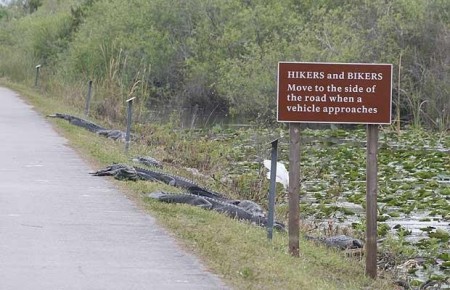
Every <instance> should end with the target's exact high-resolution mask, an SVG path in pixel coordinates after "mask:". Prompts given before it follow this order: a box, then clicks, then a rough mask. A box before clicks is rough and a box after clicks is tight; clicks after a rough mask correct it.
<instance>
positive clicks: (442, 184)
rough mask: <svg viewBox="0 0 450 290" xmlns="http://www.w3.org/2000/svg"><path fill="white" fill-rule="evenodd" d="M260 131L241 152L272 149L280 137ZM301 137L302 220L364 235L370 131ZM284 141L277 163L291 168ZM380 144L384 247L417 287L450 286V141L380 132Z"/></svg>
mask: <svg viewBox="0 0 450 290" xmlns="http://www.w3.org/2000/svg"><path fill="white" fill-rule="evenodd" d="M255 134H256V133H255ZM257 134H259V135H258V136H256V135H253V136H248V140H247V145H242V146H243V147H242V150H243V151H245V150H246V151H247V153H249V152H248V151H249V150H250V151H251V150H257V149H254V148H261V147H267V148H268V147H269V142H270V141H271V140H273V139H275V138H277V137H278V136H275V137H274V136H273V133H272V136H271V137H267V138H264V137H261V136H262V135H261V133H257ZM269 135H270V134H269ZM301 136H302V137H301V138H302V140H301V143H302V146H301V157H300V158H301V178H302V181H301V205H300V213H301V215H302V220H303V221H306V222H309V223H312V224H315V225H317V228H318V229H319V231H323V233H326V231H327V230H330V228H333V229H334V230H336V229H338V228H340V229H344V228H347V229H351V232H352V233H353V234H356V235H359V236H360V237H364V230H365V195H366V192H365V190H366V183H365V176H366V148H365V146H366V133H365V130H346V131H344V130H338V129H337V130H309V129H305V130H302V132H301ZM280 141H281V142H280V157H279V160H280V161H281V162H283V161H284V163H285V165H286V167H287V168H288V162H287V161H288V152H289V149H288V143H289V140H288V137H282V138H281V139H280ZM255 142H256V144H255ZM378 144H379V146H378V147H379V151H378V237H379V240H380V244H379V249H380V250H381V251H392V249H389V248H392V247H395V249H394V250H393V251H394V252H395V254H397V255H398V256H400V257H401V258H399V259H398V260H397V261H396V264H395V265H392V266H393V267H396V268H397V270H399V271H405V272H406V278H405V279H406V280H407V281H408V283H409V284H410V285H411V286H418V285H421V284H423V283H424V282H426V281H427V280H434V281H436V282H440V283H441V286H440V287H441V288H440V289H450V286H449V283H450V281H447V282H444V281H445V280H446V279H450V244H449V240H450V136H449V135H448V133H442V134H439V133H431V132H424V131H402V132H401V134H399V135H398V134H397V133H396V132H392V131H381V132H380V137H379V142H378ZM252 148H253V149H252ZM266 151H267V153H263V155H264V156H261V154H260V152H254V154H255V155H256V156H258V158H256V160H255V161H240V162H237V163H236V165H237V166H240V167H246V166H247V167H248V168H249V169H248V170H257V168H259V167H258V165H257V164H258V162H259V163H260V160H261V159H268V156H269V154H268V150H266ZM247 156H248V155H247ZM286 195H287V193H286V192H285V191H283V188H281V187H279V186H278V200H277V203H278V204H279V206H280V207H283V206H285V205H283V203H284V204H285V203H286V201H287V199H286ZM281 196H282V197H281ZM280 204H282V205H280ZM388 244H389V245H388ZM393 245H394V246H393ZM402 258H403V260H402ZM411 259H413V260H414V261H415V262H416V263H413V264H414V265H412V266H410V267H407V266H405V269H402V263H403V262H406V261H407V260H410V261H411ZM410 264H411V263H410Z"/></svg>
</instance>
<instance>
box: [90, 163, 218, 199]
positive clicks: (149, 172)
mask: <svg viewBox="0 0 450 290" xmlns="http://www.w3.org/2000/svg"><path fill="white" fill-rule="evenodd" d="M130 168H133V169H134V170H135V171H136V174H137V176H138V179H141V180H149V181H161V182H164V183H166V184H168V185H171V186H175V187H178V188H183V189H187V190H188V191H189V192H190V193H192V194H195V195H201V196H207V197H213V198H223V196H222V195H221V194H220V193H217V192H214V191H212V190H209V189H207V188H204V187H201V186H199V185H198V184H196V183H195V182H194V181H192V180H189V179H187V178H184V177H181V176H177V175H172V174H169V173H166V172H163V171H160V170H153V169H144V168H141V167H136V166H128V165H124V164H113V165H110V166H108V167H106V168H105V169H101V170H99V171H97V172H93V173H91V174H92V175H96V176H105V175H109V176H114V177H115V178H116V179H127V176H128V175H130ZM122 170H123V171H124V172H123V173H121V171H122ZM130 176H131V177H132V178H129V179H130V180H136V179H135V178H134V175H130Z"/></svg>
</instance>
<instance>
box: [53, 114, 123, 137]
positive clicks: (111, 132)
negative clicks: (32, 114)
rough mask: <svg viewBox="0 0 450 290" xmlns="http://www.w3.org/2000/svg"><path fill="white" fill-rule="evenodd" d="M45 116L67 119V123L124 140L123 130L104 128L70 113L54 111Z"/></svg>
mask: <svg viewBox="0 0 450 290" xmlns="http://www.w3.org/2000/svg"><path fill="white" fill-rule="evenodd" d="M47 117H50V118H59V119H64V120H66V121H69V123H70V124H72V125H75V126H78V127H81V128H84V129H86V130H88V131H90V132H93V133H96V134H98V135H100V136H104V137H106V138H109V139H113V140H122V141H124V140H125V135H126V133H125V132H123V131H120V130H110V129H106V128H103V127H102V126H99V125H97V124H95V123H92V122H90V121H87V120H84V119H81V118H78V117H75V116H72V115H67V114H61V113H56V114H53V115H47Z"/></svg>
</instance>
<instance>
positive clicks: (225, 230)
mask: <svg viewBox="0 0 450 290" xmlns="http://www.w3.org/2000/svg"><path fill="white" fill-rule="evenodd" d="M7 85H8V86H9V87H11V88H13V89H15V90H16V91H19V92H20V94H21V95H22V96H23V97H24V98H25V100H27V101H28V102H29V103H30V104H32V105H34V106H35V108H36V110H37V111H38V112H40V113H41V114H42V115H47V114H50V113H54V112H67V113H74V114H75V113H78V115H80V114H79V112H77V111H76V110H75V109H74V108H70V107H66V106H65V105H64V104H63V103H61V102H59V101H58V99H56V98H51V97H43V96H41V95H40V94H39V93H37V92H36V91H33V90H29V89H27V88H26V87H22V86H18V85H13V84H7ZM49 121H50V122H51V123H52V124H54V127H55V129H56V130H57V131H58V132H60V133H61V134H62V135H64V136H65V137H66V138H67V139H69V141H70V145H71V146H72V147H73V148H74V149H75V150H77V151H78V152H79V154H80V156H82V157H83V158H85V159H86V160H88V161H89V162H91V164H92V167H93V169H94V168H98V167H101V166H104V165H108V164H110V163H112V162H127V160H128V156H126V155H125V154H124V144H123V143H119V142H114V141H111V140H107V139H104V138H101V137H97V136H95V135H94V134H92V133H90V132H88V131H86V130H83V129H80V128H77V127H74V126H72V125H70V124H68V123H67V122H66V121H63V120H58V119H51V120H49ZM174 142H175V143H174V144H173V146H176V148H178V149H180V148H182V146H181V145H180V144H178V143H176V140H175V141H174ZM177 145H179V146H177ZM211 146H213V144H211ZM165 147H166V146H165V145H164V144H159V145H158V146H156V147H155V148H148V147H146V146H145V145H143V144H132V149H131V152H130V156H133V155H134V154H136V153H142V152H145V153H147V154H149V153H150V154H151V153H155V154H160V155H161V156H164V155H165V153H164V150H165ZM138 151H139V152H138ZM169 169H170V167H169ZM175 169H176V167H174V168H172V170H175ZM111 181H112V182H114V183H115V184H116V185H117V186H118V187H120V188H121V189H122V190H123V191H124V192H125V193H126V194H127V195H129V196H130V197H132V199H133V200H135V202H136V203H137V204H138V205H140V206H141V207H142V208H144V209H145V210H147V211H148V212H149V213H150V214H151V215H153V216H155V217H156V218H157V220H158V222H159V223H160V224H161V225H163V226H164V227H165V228H167V229H168V230H169V231H170V232H172V233H173V234H174V235H175V236H176V237H177V239H179V241H180V242H181V244H182V245H184V247H185V248H187V249H188V250H189V251H192V252H194V253H195V254H196V255H197V256H199V257H200V258H201V259H202V261H203V262H204V264H205V265H206V266H207V267H208V268H209V269H210V270H211V271H212V272H214V273H216V274H218V275H219V276H221V277H222V278H223V280H224V281H225V283H227V284H228V285H230V286H231V287H232V288H234V289H327V290H328V289H393V288H394V286H393V284H392V281H390V280H389V279H387V278H386V279H378V280H376V281H374V280H371V279H369V278H366V277H365V276H364V261H360V260H358V259H355V258H347V257H345V256H344V255H343V254H342V253H341V252H337V251H334V250H330V249H326V248H324V247H318V246H316V245H314V244H312V243H310V242H309V241H305V240H301V241H300V257H299V258H294V257H291V256H290V255H289V254H288V247H287V245H288V237H287V234H285V233H278V232H276V233H275V234H274V239H273V241H271V242H269V241H268V240H267V238H266V232H265V230H264V229H262V228H259V227H256V226H254V225H249V224H246V223H244V222H238V221H235V220H232V219H230V218H227V217H225V216H223V215H220V214H217V213H215V212H210V211H205V210H202V209H199V208H195V207H190V206H185V205H173V204H164V203H159V202H156V201H152V200H149V199H148V198H146V197H145V193H147V192H151V191H155V190H162V189H163V190H170V191H175V190H176V189H174V188H172V187H170V186H168V185H163V184H160V183H151V182H143V181H140V182H119V181H113V180H112V179H111Z"/></svg>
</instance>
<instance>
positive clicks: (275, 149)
mask: <svg viewBox="0 0 450 290" xmlns="http://www.w3.org/2000/svg"><path fill="white" fill-rule="evenodd" d="M270 155H271V156H270V161H271V163H270V188H269V214H268V217H267V238H268V239H269V240H272V237H273V224H274V220H275V195H276V192H275V191H276V178H277V160H278V139H275V140H273V141H272V152H271V154H270Z"/></svg>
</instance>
